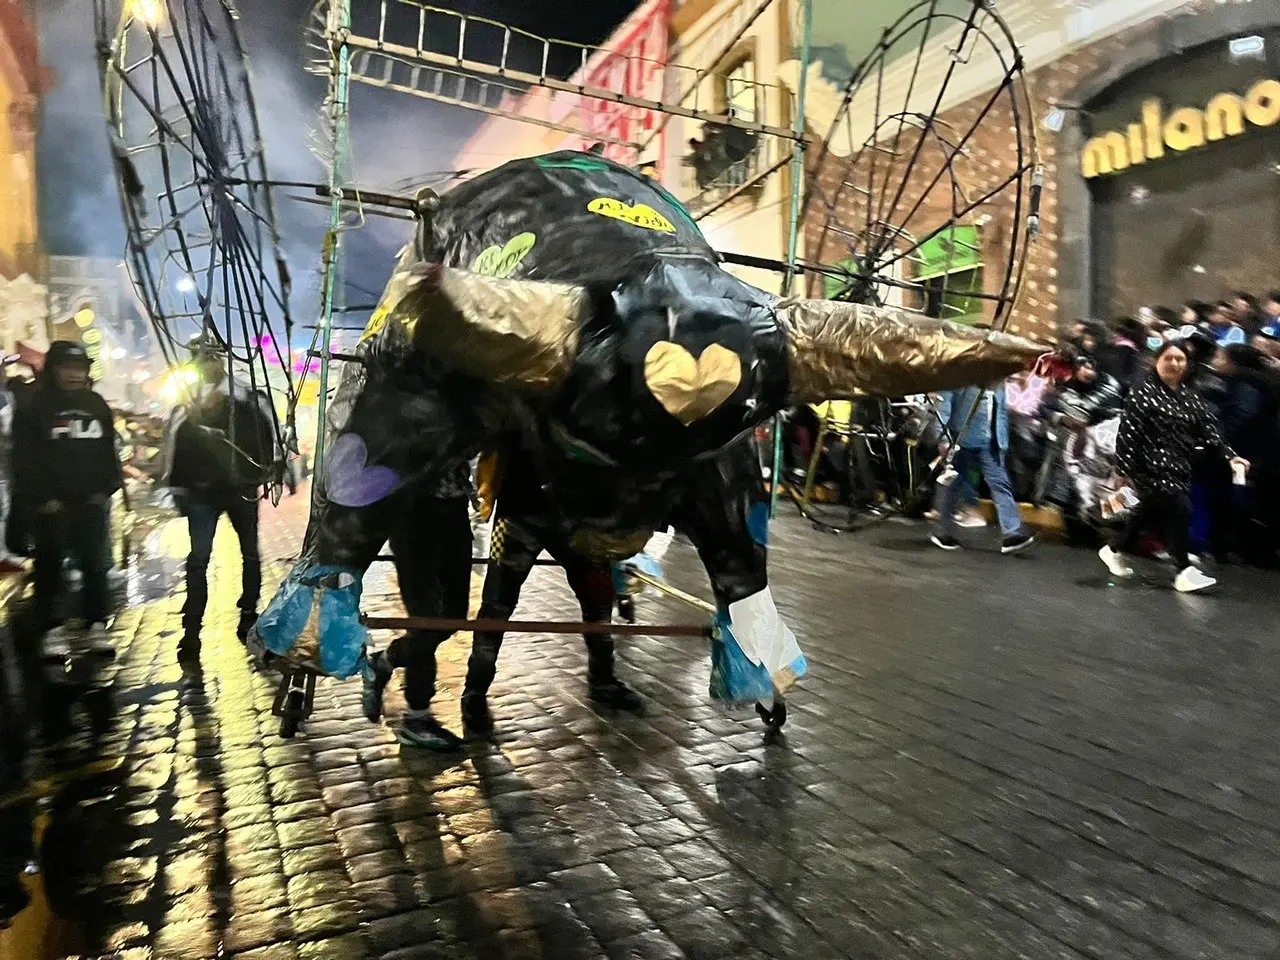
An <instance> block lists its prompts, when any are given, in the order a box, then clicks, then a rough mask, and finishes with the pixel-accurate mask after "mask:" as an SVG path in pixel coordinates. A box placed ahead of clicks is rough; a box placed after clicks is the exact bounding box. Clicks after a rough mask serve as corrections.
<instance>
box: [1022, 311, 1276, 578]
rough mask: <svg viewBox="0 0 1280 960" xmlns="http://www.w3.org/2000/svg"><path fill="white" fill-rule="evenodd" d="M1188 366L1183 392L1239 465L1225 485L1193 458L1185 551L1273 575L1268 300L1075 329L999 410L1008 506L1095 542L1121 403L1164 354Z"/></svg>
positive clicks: (1221, 466) (1217, 466)
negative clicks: (1039, 509)
mask: <svg viewBox="0 0 1280 960" xmlns="http://www.w3.org/2000/svg"><path fill="white" fill-rule="evenodd" d="M1170 342H1175V343H1179V344H1181V346H1182V348H1183V352H1184V353H1185V354H1186V355H1187V357H1188V359H1189V370H1188V375H1187V380H1186V383H1187V386H1188V387H1189V388H1190V389H1192V390H1194V391H1195V392H1196V393H1197V394H1198V395H1199V397H1200V398H1201V399H1202V400H1203V401H1204V403H1205V405H1207V406H1208V408H1209V410H1210V412H1211V413H1212V415H1213V417H1214V419H1215V420H1216V423H1217V425H1218V428H1219V430H1220V432H1221V434H1222V437H1223V439H1224V440H1225V441H1226V443H1227V445H1228V446H1229V448H1230V449H1231V450H1232V451H1234V453H1235V454H1238V456H1239V457H1241V458H1243V459H1245V460H1247V461H1248V462H1249V464H1250V465H1251V467H1250V470H1249V475H1248V482H1247V483H1238V482H1233V479H1234V478H1233V476H1232V473H1231V469H1230V468H1229V466H1228V464H1227V463H1226V462H1225V461H1224V460H1223V459H1222V458H1221V457H1218V456H1211V455H1208V454H1209V452H1208V451H1206V452H1205V454H1206V455H1204V456H1200V457H1197V458H1196V460H1195V462H1194V471H1193V478H1192V485H1191V530H1190V531H1189V538H1190V542H1191V546H1192V549H1193V550H1194V551H1195V552H1197V553H1199V554H1202V555H1205V554H1207V555H1211V556H1213V557H1214V558H1215V559H1217V560H1218V561H1219V562H1228V561H1233V560H1246V561H1249V562H1252V563H1256V564H1259V565H1266V566H1274V565H1276V564H1277V557H1278V551H1280V509H1278V506H1277V505H1278V503H1280V291H1276V292H1273V293H1270V294H1268V295H1267V296H1266V297H1265V298H1263V299H1261V300H1259V299H1258V298H1255V297H1253V296H1251V295H1250V294H1247V293H1236V294H1233V295H1232V296H1230V297H1229V298H1226V299H1223V300H1221V301H1219V302H1217V303H1215V304H1205V303H1200V302H1191V303H1187V304H1184V305H1183V306H1182V308H1181V309H1180V310H1174V309H1172V308H1167V307H1156V308H1150V309H1147V308H1144V309H1142V310H1140V311H1139V312H1138V314H1137V315H1136V316H1134V317H1126V318H1124V319H1121V320H1119V321H1117V322H1115V323H1114V324H1110V325H1108V324H1102V323H1096V322H1091V321H1079V322H1076V323H1074V324H1072V325H1071V327H1070V328H1069V329H1068V330H1067V332H1066V335H1065V336H1064V338H1063V342H1062V343H1061V344H1060V347H1059V354H1058V355H1059V357H1060V359H1061V360H1062V363H1061V364H1060V367H1059V370H1060V373H1059V375H1058V376H1057V377H1054V378H1047V379H1040V378H1037V380H1036V382H1035V383H1033V384H1032V383H1024V384H1023V387H1024V391H1023V395H1022V396H1021V402H1018V403H1011V404H1010V407H1011V418H1012V419H1013V434H1014V439H1013V441H1012V446H1013V449H1012V450H1011V455H1010V460H1011V473H1012V474H1013V476H1014V483H1015V488H1016V489H1017V492H1018V494H1019V499H1022V500H1025V501H1033V502H1041V503H1044V502H1048V503H1052V504H1055V505H1057V506H1058V507H1060V508H1061V509H1062V510H1063V512H1064V515H1065V516H1066V518H1067V521H1068V527H1069V529H1070V530H1071V531H1072V532H1073V534H1075V535H1076V536H1077V537H1089V536H1090V535H1091V528H1093V529H1092V533H1093V534H1094V535H1096V534H1097V530H1096V527H1097V526H1098V525H1099V521H1100V519H1101V516H1100V507H1101V502H1100V500H1101V498H1099V497H1094V498H1091V497H1090V496H1089V495H1088V489H1089V488H1088V484H1089V483H1090V482H1092V481H1096V482H1097V483H1098V484H1100V485H1101V486H1102V489H1103V490H1104V491H1105V489H1106V487H1105V480H1106V478H1107V477H1108V476H1112V475H1115V474H1116V473H1117V471H1116V469H1115V463H1114V458H1115V453H1114V451H1115V433H1116V426H1117V425H1118V419H1119V417H1120V415H1121V412H1122V410H1123V409H1124V404H1125V400H1126V397H1127V396H1128V394H1129V393H1130V391H1132V390H1133V389H1134V387H1135V386H1136V385H1137V384H1139V383H1140V382H1141V381H1142V380H1143V379H1145V378H1146V377H1148V376H1150V372H1151V368H1152V362H1153V358H1154V357H1155V355H1156V354H1157V353H1159V352H1160V351H1161V350H1162V349H1163V348H1164V346H1165V345H1166V344H1167V343H1170Z"/></svg>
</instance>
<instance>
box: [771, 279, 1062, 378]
mask: <svg viewBox="0 0 1280 960" xmlns="http://www.w3.org/2000/svg"><path fill="white" fill-rule="evenodd" d="M774 310H775V311H776V313H777V315H778V323H779V324H780V325H781V327H782V329H783V330H784V331H785V332H786V334H787V340H788V346H789V362H790V368H791V370H790V372H791V394H790V396H791V400H792V401H793V402H796V403H816V402H818V401H821V400H831V399H839V398H842V397H854V396H861V395H872V396H882V397H901V396H905V395H907V394H912V393H931V392H933V391H937V390H953V389H956V388H959V387H967V386H973V385H982V386H986V385H988V384H992V383H996V382H997V381H1000V380H1003V379H1004V378H1005V377H1008V376H1011V375H1013V374H1015V373H1017V372H1018V371H1019V370H1022V369H1024V368H1026V367H1027V366H1029V365H1030V364H1031V363H1032V362H1033V361H1034V360H1035V359H1036V358H1038V357H1040V356H1041V355H1043V354H1044V353H1045V352H1046V350H1047V349H1048V348H1046V347H1042V346H1038V345H1036V344H1034V343H1032V342H1031V341H1030V340H1024V339H1022V338H1021V337H1013V336H1009V335H1008V334H1005V333H997V332H995V331H990V330H981V329H978V328H976V327H967V326H963V325H961V324H958V323H951V322H949V321H946V320H932V319H930V318H928V317H923V316H921V315H920V314H916V313H912V312H910V311H908V310H900V309H897V308H894V307H872V306H864V305H861V304H855V303H840V302H837V301H834V300H804V299H786V300H779V301H777V303H775V304H774Z"/></svg>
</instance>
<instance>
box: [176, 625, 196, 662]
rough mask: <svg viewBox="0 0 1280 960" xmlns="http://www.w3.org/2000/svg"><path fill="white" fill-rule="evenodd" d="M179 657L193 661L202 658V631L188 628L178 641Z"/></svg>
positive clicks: (182, 659)
mask: <svg viewBox="0 0 1280 960" xmlns="http://www.w3.org/2000/svg"><path fill="white" fill-rule="evenodd" d="M178 659H179V660H180V661H191V660H199V659H200V631H199V630H186V631H184V632H183V634H182V639H181V640H179V641H178Z"/></svg>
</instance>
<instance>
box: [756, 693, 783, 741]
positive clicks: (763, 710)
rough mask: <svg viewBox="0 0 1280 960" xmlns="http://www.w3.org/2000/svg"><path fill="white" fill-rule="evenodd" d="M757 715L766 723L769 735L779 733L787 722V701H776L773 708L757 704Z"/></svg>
mask: <svg viewBox="0 0 1280 960" xmlns="http://www.w3.org/2000/svg"><path fill="white" fill-rule="evenodd" d="M756 713H758V714H760V719H761V720H763V721H764V726H765V729H766V730H767V731H768V732H769V733H777V732H778V731H779V730H781V729H782V727H783V726H784V725H785V724H786V722H787V704H786V701H784V700H775V701H773V706H772V707H771V708H770V707H766V706H765V705H764V704H763V703H757V704H756Z"/></svg>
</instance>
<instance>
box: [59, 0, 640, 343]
mask: <svg viewBox="0 0 1280 960" xmlns="http://www.w3.org/2000/svg"><path fill="white" fill-rule="evenodd" d="M205 2H212V0H205ZM312 3H313V0H240V2H239V4H238V6H239V9H240V13H241V24H242V29H243V31H244V35H245V42H246V45H247V46H248V48H249V52H250V56H251V67H252V70H253V75H254V87H255V93H256V99H257V105H258V113H259V116H260V119H261V122H262V126H263V130H264V135H265V139H266V153H267V161H268V163H269V164H270V168H271V175H272V177H273V178H275V179H283V180H302V181H318V180H323V179H325V176H326V174H325V170H324V167H323V165H322V164H321V162H320V161H319V160H317V159H316V157H315V156H314V155H313V154H312V153H311V152H310V150H309V149H308V145H307V133H308V129H309V127H310V126H311V125H313V124H316V123H318V122H319V120H318V118H319V108H320V103H321V100H322V98H323V95H324V82H323V80H322V79H321V78H318V77H313V76H310V75H309V74H307V73H305V72H304V70H303V57H304V44H303V38H302V30H303V23H304V20H305V16H306V13H307V11H308V9H309V8H310V7H311V5H312ZM434 3H435V5H436V6H439V7H442V8H447V9H451V10H456V11H459V12H463V13H470V14H477V15H481V16H485V17H488V18H491V19H494V20H499V21H502V22H505V23H508V24H510V25H511V26H515V27H520V28H522V29H525V30H529V31H531V32H533V33H538V34H540V35H543V36H551V37H556V38H561V39H566V40H572V41H576V42H580V43H598V42H599V41H600V40H602V39H603V38H604V37H606V36H608V34H609V33H610V31H611V30H612V29H613V28H614V26H616V25H617V23H618V22H620V21H621V20H622V19H623V18H624V17H625V16H626V15H627V14H628V13H629V12H630V11H631V10H632V9H634V7H635V6H636V4H637V0H589V2H584V0H434ZM353 6H354V7H355V9H356V12H357V15H359V13H360V12H361V10H362V8H373V9H374V10H376V7H377V4H376V2H375V0H354V2H353ZM366 12H367V11H366ZM39 16H40V33H41V40H42V44H43V51H42V52H43V56H44V58H45V60H46V62H47V63H48V64H49V65H50V66H51V67H52V68H53V69H54V71H55V72H56V74H57V76H58V81H57V86H56V87H55V89H54V90H53V91H51V93H50V94H49V95H48V96H47V97H46V99H45V102H44V115H43V124H42V129H41V135H40V144H39V146H40V155H39V163H40V199H41V220H42V225H43V234H44V242H45V246H46V248H47V249H48V251H49V252H50V253H52V254H67V255H90V256H104V257H120V256H122V254H123V248H124V228H123V224H122V221H121V217H120V208H119V201H118V199H117V194H116V186H115V179H114V176H113V174H112V171H111V166H110V161H109V157H108V152H107V138H106V131H105V124H104V122H103V119H102V114H101V112H100V110H99V108H98V104H99V103H100V101H101V93H100V84H99V77H98V68H97V64H96V62H95V55H94V51H93V14H92V6H91V4H90V3H89V2H87V0H39ZM351 113H352V137H353V143H354V145H355V164H356V168H355V179H356V181H357V182H359V183H361V184H364V185H366V186H369V187H374V188H376V187H379V186H381V187H384V188H387V187H392V186H398V187H400V188H401V189H403V188H404V186H405V183H406V182H409V181H412V180H415V179H420V178H421V176H422V175H423V174H428V173H431V172H434V171H441V170H450V169H452V160H453V157H454V154H455V152H456V150H457V149H458V148H459V147H460V146H461V145H462V144H463V143H464V142H465V140H466V139H467V137H468V136H470V134H471V133H472V132H473V131H474V129H475V128H476V126H477V125H478V124H479V123H480V122H482V121H483V119H484V115H482V114H479V113H475V112H472V111H468V110H464V109H461V108H456V107H450V106H447V105H444V104H435V103H429V102H427V101H424V100H420V99H417V98H413V97H409V96H406V95H403V94H397V93H392V92H385V91H379V90H374V89H372V88H369V87H364V86H359V85H356V86H354V87H353V91H352V111H351ZM502 159H504V158H501V157H494V158H493V162H494V163H495V164H496V163H499V162H501V160H502ZM286 192H287V191H283V190H281V191H277V211H278V215H279V218H280V221H281V234H282V236H283V237H284V242H285V246H286V254H287V256H288V259H289V265H290V269H291V272H292V274H293V277H294V290H295V295H294V301H295V303H294V315H295V318H296V319H297V320H298V321H299V322H300V323H309V322H312V321H311V320H310V319H308V318H309V317H310V316H312V315H314V311H315V308H316V302H317V291H318V286H319V282H318V265H319V255H320V254H319V250H320V241H321V238H322V234H323V231H324V227H325V224H326V222H327V213H326V211H325V210H324V209H323V208H321V207H316V206H311V205H306V204H301V203H297V202H295V201H291V200H288V199H286ZM405 234H406V228H405V227H404V226H403V225H401V224H399V223H396V222H393V221H375V222H374V223H373V225H372V226H371V227H369V228H366V229H365V230H362V231H360V232H358V233H356V234H349V235H348V236H349V237H350V240H349V243H348V291H347V295H348V300H349V302H351V303H357V302H363V301H366V300H368V299H369V298H370V297H371V296H375V295H376V293H377V292H378V291H380V290H381V288H382V285H383V283H384V282H385V279H386V276H387V275H388V274H389V273H390V269H391V265H392V264H391V260H392V258H393V256H394V253H395V250H396V249H397V248H398V246H399V245H400V244H401V243H403V242H404V237H405ZM349 322H350V323H352V324H353V325H358V324H359V323H360V322H361V320H360V319H359V318H355V317H353V318H351V319H350V320H349Z"/></svg>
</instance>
